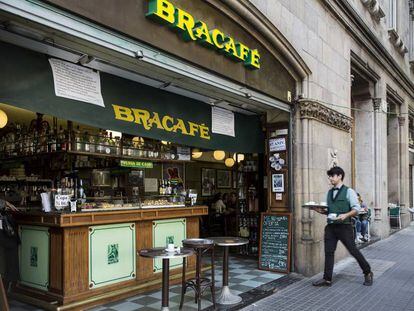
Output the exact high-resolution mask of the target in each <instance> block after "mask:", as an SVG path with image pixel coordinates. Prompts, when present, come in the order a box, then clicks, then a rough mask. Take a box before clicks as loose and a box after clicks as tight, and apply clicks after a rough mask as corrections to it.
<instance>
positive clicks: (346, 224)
mask: <svg viewBox="0 0 414 311" xmlns="http://www.w3.org/2000/svg"><path fill="white" fill-rule="evenodd" d="M327 174H328V178H329V181H330V182H331V184H332V186H333V187H332V188H331V189H330V190H329V191H328V194H327V199H326V201H327V203H328V210H327V211H326V210H325V209H323V208H315V211H316V212H318V213H320V214H325V215H326V214H327V215H328V224H327V225H326V227H325V270H324V275H323V279H321V280H319V281H316V282H314V283H313V286H331V284H332V274H333V267H334V257H335V250H336V245H337V244H338V240H339V241H341V242H342V243H343V244H344V246H345V247H346V249H347V250H348V251H349V253H350V254H351V255H352V256H354V258H355V259H356V260H357V262H358V264H359V266H360V267H361V269H362V272H363V273H364V278H365V279H364V283H363V284H364V285H366V286H371V285H372V283H373V276H374V275H373V273H372V271H371V267H370V265H369V264H368V262H367V261H366V259H365V258H364V256H363V255H362V254H361V252H360V251H359V250H358V248H357V247H356V245H355V239H354V231H353V228H352V224H351V217H354V216H356V215H358V213H359V210H360V209H361V207H360V205H359V202H358V197H357V194H356V192H355V191H354V190H353V189H351V188H348V187H347V186H345V185H344V184H343V180H344V177H345V172H344V170H343V169H342V168H340V167H339V166H334V167H332V168H331V169H330V170H329V171H327Z"/></svg>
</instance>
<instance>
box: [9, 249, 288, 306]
mask: <svg viewBox="0 0 414 311" xmlns="http://www.w3.org/2000/svg"><path fill="white" fill-rule="evenodd" d="M282 276H283V275H282V274H278V273H272V272H268V271H261V270H258V269H257V260H256V259H250V258H246V257H243V258H242V257H237V256H231V257H230V263H229V283H230V284H229V286H230V289H231V290H232V291H233V293H234V294H237V295H239V294H241V293H245V292H248V291H250V290H252V289H254V288H256V287H258V286H261V285H263V284H266V283H269V282H271V281H274V280H276V279H278V278H280V277H282ZM206 277H209V274H208V273H206ZM215 278H216V286H217V288H216V290H217V292H219V291H220V287H221V286H222V260H221V259H218V260H217V261H216V275H215ZM180 293H181V285H175V286H172V287H171V288H170V310H172V311H173V310H178V306H179V304H180ZM10 305H11V311H20V310H30V311H34V310H36V311H37V310H40V309H36V308H33V307H30V306H28V305H24V304H22V303H20V302H16V301H12V302H11V304H10ZM211 305H212V302H211V294H210V292H209V291H208V290H206V292H205V294H204V296H203V299H202V302H201V307H202V309H204V308H208V307H210V306H211ZM160 307H161V290H158V291H153V292H148V293H144V294H141V295H137V296H133V297H129V298H127V299H124V300H120V301H117V302H112V303H110V304H106V305H102V306H99V307H95V308H92V309H90V311H132V310H140V311H146V310H148V311H150V310H151V311H153V310H160ZM183 310H188V311H192V310H197V304H195V303H194V292H193V291H191V290H189V291H187V293H186V296H185V300H184V307H183Z"/></svg>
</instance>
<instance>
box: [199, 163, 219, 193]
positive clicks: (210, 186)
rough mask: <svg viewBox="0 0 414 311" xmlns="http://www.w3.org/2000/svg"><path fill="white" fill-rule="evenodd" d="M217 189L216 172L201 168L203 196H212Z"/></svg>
mask: <svg viewBox="0 0 414 311" xmlns="http://www.w3.org/2000/svg"><path fill="white" fill-rule="evenodd" d="M215 187H216V170H215V169H213V168H201V195H202V196H211V195H213V194H214V189H215Z"/></svg>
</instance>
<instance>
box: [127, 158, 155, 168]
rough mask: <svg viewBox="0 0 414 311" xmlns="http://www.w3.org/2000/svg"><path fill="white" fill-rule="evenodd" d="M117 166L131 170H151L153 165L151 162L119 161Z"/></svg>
mask: <svg viewBox="0 0 414 311" xmlns="http://www.w3.org/2000/svg"><path fill="white" fill-rule="evenodd" d="M119 166H121V167H132V168H153V167H154V164H153V163H152V162H145V161H132V160H121V161H120V162H119Z"/></svg>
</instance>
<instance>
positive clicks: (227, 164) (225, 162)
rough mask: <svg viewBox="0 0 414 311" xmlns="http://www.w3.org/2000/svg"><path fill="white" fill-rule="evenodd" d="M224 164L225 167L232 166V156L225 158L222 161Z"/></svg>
mask: <svg viewBox="0 0 414 311" xmlns="http://www.w3.org/2000/svg"><path fill="white" fill-rule="evenodd" d="M224 164H225V165H226V166H227V167H233V165H234V160H233V159H232V158H227V159H226V160H225V161H224Z"/></svg>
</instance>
